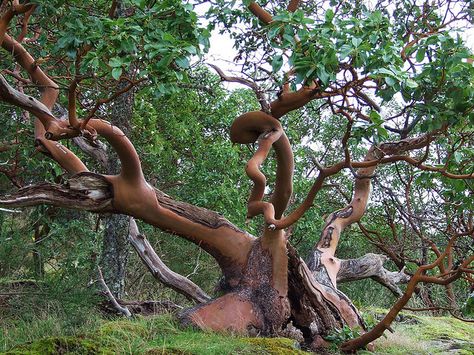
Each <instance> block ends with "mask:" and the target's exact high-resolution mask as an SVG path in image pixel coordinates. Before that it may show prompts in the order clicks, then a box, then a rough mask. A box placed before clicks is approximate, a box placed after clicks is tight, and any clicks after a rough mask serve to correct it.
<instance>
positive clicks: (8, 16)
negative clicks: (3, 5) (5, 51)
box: [0, 4, 35, 44]
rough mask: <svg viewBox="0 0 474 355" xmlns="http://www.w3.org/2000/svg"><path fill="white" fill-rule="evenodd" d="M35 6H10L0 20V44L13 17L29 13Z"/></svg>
mask: <svg viewBox="0 0 474 355" xmlns="http://www.w3.org/2000/svg"><path fill="white" fill-rule="evenodd" d="M34 6H35V5H33V4H21V5H19V4H16V5H13V6H11V7H10V8H9V9H8V10H7V11H5V13H4V14H3V16H2V17H1V18H0V44H2V42H3V40H4V38H5V35H6V32H7V29H8V25H9V24H10V21H11V20H12V19H13V17H14V16H15V15H18V14H22V13H25V12H27V11H30V10H31V9H32V8H34Z"/></svg>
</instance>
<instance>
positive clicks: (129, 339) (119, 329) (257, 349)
mask: <svg viewBox="0 0 474 355" xmlns="http://www.w3.org/2000/svg"><path fill="white" fill-rule="evenodd" d="M370 312H373V313H380V312H381V311H380V310H372V311H370ZM382 312H383V311H382ZM76 316H77V314H76V315H75V317H76ZM393 328H394V330H395V333H394V334H390V333H388V334H387V337H382V338H380V339H378V340H377V341H376V342H375V346H376V351H375V354H445V353H447V352H451V351H452V352H454V353H456V354H473V353H474V343H473V339H474V326H473V325H472V324H468V323H464V322H461V321H459V320H456V319H453V318H448V317H427V316H418V315H412V314H405V313H404V314H402V317H401V321H399V322H397V323H395V324H394V326H393ZM2 351H3V353H4V354H30V355H35V354H38V355H40V354H41V355H43V354H58V353H61V354H148V355H153V354H183V355H190V354H196V355H200V354H203V355H204V354H205V355H208V354H209V355H213V354H275V355H277V354H278V355H280V354H281V355H285V354H304V353H305V352H303V351H301V350H299V349H298V348H297V344H295V342H294V341H293V340H290V339H284V338H271V339H268V338H245V337H238V336H232V335H222V334H215V333H208V332H200V331H196V330H193V329H190V328H187V329H183V328H182V327H180V326H179V325H178V324H177V322H176V321H175V320H174V318H173V316H172V315H171V314H164V315H160V316H155V317H148V318H136V319H133V320H124V319H117V320H105V319H103V318H101V316H100V315H99V314H96V313H93V312H92V313H91V312H84V313H83V318H82V319H80V320H78V319H74V321H71V319H68V317H67V316H66V314H64V313H61V312H59V311H58V309H49V310H45V311H44V312H43V313H42V314H38V313H37V314H36V316H35V317H29V318H28V319H17V320H16V321H14V320H12V319H10V320H9V321H8V322H5V321H2V320H0V352H2ZM359 354H369V352H366V351H360V352H359Z"/></svg>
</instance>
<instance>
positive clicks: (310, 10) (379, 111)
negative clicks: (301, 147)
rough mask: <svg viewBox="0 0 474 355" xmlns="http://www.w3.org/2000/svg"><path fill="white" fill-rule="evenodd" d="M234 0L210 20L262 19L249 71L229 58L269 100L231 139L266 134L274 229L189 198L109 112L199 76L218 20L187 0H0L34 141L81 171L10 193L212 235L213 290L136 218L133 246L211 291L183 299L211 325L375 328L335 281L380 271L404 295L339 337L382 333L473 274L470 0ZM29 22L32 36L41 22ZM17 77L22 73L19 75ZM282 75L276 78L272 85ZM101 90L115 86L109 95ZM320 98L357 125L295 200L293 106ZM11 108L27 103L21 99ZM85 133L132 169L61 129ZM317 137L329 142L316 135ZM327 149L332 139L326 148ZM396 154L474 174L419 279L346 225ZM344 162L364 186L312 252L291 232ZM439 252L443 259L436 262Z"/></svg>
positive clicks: (14, 92)
mask: <svg viewBox="0 0 474 355" xmlns="http://www.w3.org/2000/svg"><path fill="white" fill-rule="evenodd" d="M234 3H235V2H227V1H215V2H210V5H211V6H210V8H209V9H208V12H207V15H208V18H209V19H210V21H211V26H212V24H217V23H220V24H224V26H225V29H226V30H228V31H232V30H233V26H234V24H235V23H237V22H240V23H244V24H245V23H248V24H249V26H248V27H245V30H248V32H247V33H245V34H244V35H241V34H239V31H235V32H233V33H234V35H233V36H234V38H235V39H236V40H237V42H236V43H237V46H238V49H239V58H237V60H241V61H242V63H243V66H242V72H241V75H239V76H230V75H227V74H226V73H225V72H224V71H223V70H221V69H220V68H218V67H216V66H214V69H215V70H216V71H217V73H218V74H219V76H220V77H221V79H222V80H224V81H233V82H238V83H241V84H243V85H246V86H248V87H250V88H251V89H252V90H253V91H254V92H255V95H256V97H257V99H258V101H259V103H260V105H261V110H259V111H252V112H247V113H243V114H242V115H241V116H239V117H237V118H236V119H235V120H234V122H233V124H232V125H231V127H229V129H230V139H231V141H232V142H233V143H238V144H253V143H255V145H256V149H255V150H254V152H253V154H252V157H251V159H250V160H249V161H248V163H247V166H246V168H245V171H246V173H247V175H248V177H249V179H250V180H251V182H252V190H251V192H250V197H249V199H248V205H247V217H248V218H253V217H256V216H258V215H263V219H264V226H263V230H262V232H261V235H259V236H257V237H255V236H252V235H250V234H249V233H247V232H246V231H244V230H241V229H240V228H238V227H236V226H235V225H234V224H232V223H231V222H230V221H228V220H227V219H225V218H224V217H223V216H221V215H220V214H219V213H218V212H214V211H211V210H208V209H205V208H202V207H198V206H194V205H191V204H188V203H186V202H181V201H176V200H174V199H173V198H171V197H170V196H168V195H166V194H165V193H163V192H162V191H160V190H158V189H156V188H155V187H153V186H151V185H150V184H149V183H148V182H147V180H146V178H145V174H144V172H143V171H142V166H141V162H140V157H139V154H138V153H137V150H136V149H135V147H134V146H133V144H132V142H131V141H130V140H129V139H128V137H127V136H126V135H125V134H124V133H123V132H122V131H121V130H120V129H118V128H117V127H115V126H113V125H112V124H111V123H110V122H107V121H104V120H102V119H100V117H101V115H102V114H103V111H104V110H105V109H104V107H107V104H111V105H113V102H114V100H115V99H116V98H117V97H119V96H120V95H123V94H125V93H127V92H129V91H130V90H135V89H143V87H147V86H148V87H150V86H157V87H158V90H159V91H161V92H166V91H168V92H172V91H173V90H175V89H176V87H177V86H180V85H182V86H186V84H187V82H186V79H187V78H186V77H185V76H186V72H185V71H184V70H186V69H188V67H189V66H190V64H189V59H188V57H189V56H190V55H194V54H199V53H200V51H201V47H200V46H203V47H206V46H207V45H208V37H209V32H208V31H207V30H202V29H199V28H198V26H197V18H196V14H195V13H194V12H193V11H192V9H193V7H192V5H190V4H182V3H181V2H178V1H165V2H162V3H160V4H155V3H154V2H151V3H150V4H148V3H147V2H142V1H131V2H129V3H128V2H126V4H127V5H129V7H126V8H127V9H128V10H127V11H129V12H130V13H129V14H126V15H127V16H124V17H119V18H114V17H113V16H111V14H112V15H113V13H114V11H115V7H116V5H117V2H115V1H113V2H112V8H110V5H109V4H105V3H102V2H97V3H95V4H91V5H90V7H87V6H85V7H79V6H74V5H70V4H66V3H63V2H62V1H54V2H51V1H50V2H38V3H35V4H20V3H19V2H18V1H3V2H2V5H1V9H2V12H1V13H2V15H1V20H0V42H1V45H2V47H3V49H4V50H5V51H4V52H3V53H4V55H5V56H7V55H8V56H9V58H8V59H3V58H2V62H5V63H8V62H9V61H10V63H11V64H12V66H13V68H11V69H5V70H3V75H2V76H0V98H1V100H2V101H4V102H6V103H8V104H10V105H12V106H13V107H16V108H19V109H21V110H22V112H25V114H24V115H23V116H24V117H21V119H28V117H29V115H32V116H33V119H34V129H35V130H34V134H35V142H36V144H37V149H38V150H39V151H40V152H42V153H45V154H46V155H48V156H50V157H51V158H52V159H53V160H54V161H56V162H57V163H58V164H59V165H60V166H61V167H62V168H63V169H64V170H66V171H67V172H68V173H69V175H70V178H69V179H68V180H67V181H66V182H65V183H63V184H53V183H41V184H36V185H31V186H27V187H23V188H21V189H19V190H18V191H16V192H14V193H11V194H9V195H4V196H2V197H1V198H0V205H2V206H10V207H12V206H13V207H22V206H34V205H38V204H50V205H54V206H58V207H65V208H75V209H83V210H88V211H91V212H95V213H115V214H124V215H128V216H131V217H133V218H135V219H139V220H142V221H143V222H145V223H148V224H151V225H153V226H155V227H158V228H160V229H162V230H164V231H168V232H171V233H172V234H174V235H178V236H181V237H183V238H185V239H187V240H189V241H190V242H193V243H195V244H197V245H198V246H199V247H200V248H202V249H203V250H204V251H206V252H207V253H209V254H210V255H211V256H212V257H213V258H214V259H215V260H216V262H217V263H218V265H219V267H220V268H221V270H222V274H223V277H224V282H222V284H221V288H222V291H223V295H222V296H220V297H217V298H215V299H212V300H209V296H207V295H206V294H204V293H203V292H202V291H201V290H200V289H199V288H198V287H197V286H196V285H194V284H192V283H189V280H186V279H185V278H179V275H174V274H173V273H172V272H171V271H170V270H167V271H166V272H163V270H165V266H164V265H161V264H160V260H159V258H158V257H157V255H156V254H153V253H152V249H151V247H150V245H149V244H148V243H147V242H146V239H144V238H143V236H141V235H140V234H139V232H138V230H137V227H136V224H135V223H134V222H133V221H132V223H131V226H132V228H131V230H130V238H131V240H132V244H133V246H134V247H135V248H136V250H137V251H138V253H139V254H140V255H141V256H142V259H143V260H144V261H145V262H146V264H147V266H148V267H149V269H150V270H151V271H152V272H153V273H154V274H156V275H157V277H158V278H160V279H161V280H162V281H164V282H165V283H168V284H170V285H171V286H172V287H173V288H175V289H177V290H179V291H180V292H182V293H184V294H186V295H188V296H189V297H190V298H192V299H195V300H197V301H198V302H200V303H199V304H198V305H197V306H195V307H193V308H190V309H188V310H186V311H185V312H183V313H182V314H181V319H182V320H183V322H185V323H188V324H192V325H195V326H198V327H200V328H202V329H208V330H216V331H231V332H238V333H258V334H263V335H274V334H281V333H284V330H285V328H286V326H287V325H288V324H290V322H291V323H292V324H293V326H294V327H296V329H298V330H299V332H300V333H301V334H302V337H303V338H304V341H305V343H306V344H307V345H308V346H309V347H310V348H312V349H317V348H318V347H320V346H324V343H325V341H324V340H323V337H324V336H327V335H328V334H330V333H331V332H332V331H333V330H334V329H339V328H342V327H343V326H349V327H351V328H359V329H361V330H362V332H363V333H364V332H365V331H367V329H366V327H365V325H364V322H363V320H362V318H361V316H360V315H359V313H358V311H357V309H356V308H355V307H354V305H353V304H352V303H351V301H350V300H349V298H348V297H347V296H345V295H344V294H343V293H342V292H341V291H339V290H338V289H337V283H338V282H340V281H344V279H357V278H362V277H374V278H376V279H378V280H379V281H380V282H382V283H383V284H385V285H386V286H387V287H389V288H390V289H391V290H392V291H394V293H396V294H397V295H401V297H400V298H399V300H398V301H397V302H396V304H395V306H394V307H393V308H392V310H391V311H390V312H389V313H388V314H387V316H386V317H385V318H384V319H383V321H382V322H381V323H379V324H378V325H377V326H376V327H375V328H374V329H372V330H370V331H368V332H367V333H365V334H363V335H362V336H361V337H359V338H357V339H354V340H351V341H348V342H346V343H344V344H343V346H342V348H343V349H344V350H347V351H352V350H355V349H357V348H360V347H364V346H367V345H368V344H369V343H370V342H371V341H373V340H374V339H376V338H377V337H379V336H381V335H382V334H383V331H384V330H386V329H389V328H390V323H391V322H392V321H393V319H394V318H395V316H396V314H397V313H398V312H399V311H400V310H401V309H402V308H403V307H404V306H405V305H406V303H407V302H408V300H409V299H410V297H411V296H412V294H413V292H414V291H415V287H416V285H417V283H420V282H425V283H435V284H441V285H448V284H450V283H452V282H453V281H455V280H456V279H459V278H465V279H467V280H469V281H470V282H471V281H472V278H471V276H470V275H471V274H472V261H473V256H472V254H470V255H469V254H467V255H461V256H460V260H458V262H456V263H454V262H453V251H454V250H456V248H455V246H456V245H457V244H456V243H458V242H459V240H460V239H462V238H471V239H472V237H473V231H474V226H473V223H472V218H473V216H472V202H471V203H470V202H469V199H471V200H472V193H473V189H472V183H471V181H472V179H473V178H474V173H473V169H474V166H473V164H472V162H473V159H472V157H473V144H472V143H473V134H474V132H473V131H472V122H473V118H474V113H473V108H474V106H473V100H472V99H473V97H474V85H473V80H474V79H473V78H474V69H473V68H472V66H471V65H470V63H469V59H470V58H471V54H470V52H469V51H468V50H467V49H466V48H465V47H464V46H463V44H462V41H461V39H460V37H458V38H454V37H453V36H450V34H449V31H453V30H454V29H455V28H456V26H461V25H465V24H466V23H469V21H472V8H471V4H470V3H469V2H464V1H457V2H443V1H440V2H439V3H438V4H428V3H420V4H418V3H417V2H416V1H413V2H412V1H400V3H399V5H400V6H399V7H394V8H392V6H389V5H388V4H386V3H385V2H384V1H380V2H377V3H376V4H374V5H373V9H371V10H370V9H369V8H368V7H367V6H366V5H364V4H363V3H360V2H351V1H343V2H340V3H338V2H336V3H332V2H331V3H329V4H326V3H324V2H321V4H318V5H320V6H318V7H315V4H314V3H313V2H304V1H294V0H292V1H289V2H288V4H284V3H283V2H281V1H275V2H271V3H269V4H267V5H266V6H265V7H263V6H260V5H259V4H257V3H256V2H254V1H246V2H244V3H245V4H244V5H245V6H239V7H236V6H235V4H234ZM323 9H324V11H323ZM100 11H102V12H100ZM45 15H46V16H48V15H49V16H54V19H55V21H54V22H53V23H52V24H51V23H45V22H44V21H38V22H36V23H35V24H30V19H31V18H34V17H38V18H42V16H45ZM61 17H64V18H61ZM74 18H75V20H73V19H74ZM81 19H87V20H88V21H90V22H83V21H82V20H81ZM391 19H393V20H391ZM17 20H18V22H15V21H17ZM68 21H69V22H68ZM15 23H17V24H16V25H15ZM55 26H57V27H55ZM94 26H95V27H98V28H99V30H97V28H96V29H95V30H93V29H92V28H93V27H94ZM78 31H83V32H84V35H82V36H81V35H78ZM29 32H31V33H32V37H27V34H28V33H29ZM104 34H106V35H105V36H104ZM54 41H56V43H54ZM256 48H259V50H256ZM48 50H49V51H50V52H48ZM33 54H36V55H40V56H41V58H36V59H35V58H34V56H33ZM46 66H47V68H48V69H47V71H45V70H44V69H43V67H46ZM5 76H6V77H10V78H11V80H15V81H16V82H17V88H14V87H13V86H12V84H11V83H10V82H9V81H8V80H7V79H6V78H5ZM117 81H119V83H120V85H117ZM57 82H60V83H61V85H59V84H58V83H57ZM262 83H263V84H262ZM30 87H33V88H37V89H38V90H39V92H40V99H39V100H37V99H36V98H35V97H34V96H35V95H34V94H29V92H28V90H30V89H29V88H30ZM276 87H278V88H279V92H278V93H277V95H276V97H275V98H273V99H272V100H269V99H268V96H269V94H270V93H271V92H272V90H273V89H274V88H276ZM62 88H65V89H66V91H67V116H66V117H64V118H60V117H58V116H57V115H55V114H54V113H53V112H54V110H53V108H54V106H55V104H56V103H57V101H58V97H59V96H60V95H59V92H60V89H62ZM98 88H100V90H98ZM108 88H113V89H108ZM25 90H26V92H25ZM97 91H99V93H100V94H101V93H103V92H106V93H107V96H106V97H100V94H99V95H97ZM314 102H319V103H320V106H319V110H320V112H321V115H322V116H324V115H329V116H331V117H332V118H336V119H337V120H339V122H343V123H342V124H341V127H344V129H343V130H342V134H340V135H339V137H338V138H337V139H338V140H337V141H336V140H334V142H333V144H331V145H330V146H329V147H325V148H326V152H327V151H328V150H333V151H334V152H335V153H334V154H333V155H332V158H331V159H327V160H324V164H322V163H321V161H320V160H323V159H318V158H315V159H314V160H313V163H314V167H315V168H316V170H317V173H316V174H312V175H311V176H312V177H313V179H314V182H313V185H312V187H311V189H310V190H309V192H307V193H306V194H305V197H304V198H303V199H301V201H298V202H299V204H298V203H295V207H293V206H292V207H291V208H288V205H289V203H290V199H291V196H292V194H293V174H294V165H295V158H294V156H293V151H292V147H291V144H290V143H291V142H290V140H289V138H288V136H287V134H286V129H287V127H286V124H287V123H286V122H285V117H286V115H287V114H290V113H291V112H293V111H295V110H298V109H304V108H305V107H306V106H308V105H310V104H312V103H314ZM12 116H13V117H15V119H20V118H19V117H20V116H18V114H17V113H12ZM341 120H342V121H341ZM78 137H82V138H81V140H80V143H79V142H78V145H79V146H81V144H82V146H81V148H82V149H84V150H85V151H86V152H88V153H90V154H95V155H96V157H97V156H98V155H97V154H99V153H97V151H96V150H97V147H98V145H99V143H98V141H97V138H99V137H101V138H104V139H105V140H106V141H107V142H108V143H109V145H110V146H111V147H112V148H113V149H114V151H115V152H116V153H117V155H118V157H119V160H120V162H121V168H120V172H119V173H118V174H117V175H102V174H96V173H93V172H90V171H89V170H88V168H87V167H86V165H85V164H84V162H83V161H82V160H81V159H80V158H79V157H78V155H77V154H75V153H74V152H72V151H71V150H70V149H68V148H67V147H65V146H64V145H62V144H61V143H59V141H61V140H68V139H74V140H77V139H78ZM310 138H311V139H312V140H313V142H311V143H314V144H316V145H317V137H310ZM308 144H310V143H308ZM7 145H8V144H7ZM7 145H6V148H5V149H6V150H8V147H7ZM320 148H321V150H324V149H323V148H324V147H323V148H322V147H317V148H315V149H320ZM94 149H96V150H94ZM272 151H274V153H275V155H274V156H273V155H271V153H272ZM336 152H337V153H336ZM268 159H274V160H275V161H276V173H275V183H274V184H273V186H272V187H271V192H272V193H271V197H270V198H269V199H268V200H266V198H265V194H266V192H267V188H268V186H267V176H266V175H265V174H264V173H263V172H262V170H261V166H262V165H263V163H264V162H265V161H266V160H268ZM102 161H103V159H102ZM296 161H297V162H298V160H296ZM399 163H404V164H407V165H409V166H411V167H413V169H414V170H416V171H420V172H422V173H423V174H426V173H430V174H431V175H430V176H433V179H435V178H436V179H437V180H436V182H435V184H438V186H439V188H440V189H442V188H445V186H448V188H445V190H449V184H450V183H451V181H455V182H459V181H460V182H462V186H461V188H459V187H458V188H457V189H456V190H455V191H458V190H459V191H458V194H457V195H456V194H454V196H449V195H448V194H445V195H444V196H445V197H446V198H452V199H455V200H456V199H457V200H456V201H457V202H459V203H461V204H462V205H463V206H464V207H465V210H463V211H461V212H459V213H460V217H459V221H460V222H459V223H455V224H449V223H448V227H447V228H446V230H445V231H444V233H445V234H446V237H447V242H446V243H444V244H443V245H437V244H436V243H434V242H433V241H432V240H428V239H426V238H425V239H426V240H425V241H426V244H427V245H428V247H429V249H430V250H431V251H432V253H433V255H434V259H432V260H428V259H427V260H426V261H425V262H424V263H423V262H422V263H420V266H419V268H418V269H417V270H416V271H415V272H414V273H413V275H412V277H411V278H410V277H409V275H407V274H404V273H403V272H400V273H398V272H396V273H390V272H388V271H387V270H385V269H384V268H383V267H382V266H381V265H382V264H383V261H382V262H381V258H380V257H378V256H377V255H375V254H367V255H366V256H365V257H363V258H359V259H351V260H341V259H338V258H337V257H336V249H337V246H338V243H339V240H340V237H341V235H342V232H343V231H344V230H345V229H346V228H347V227H348V226H350V225H351V224H354V223H358V222H359V221H360V219H361V218H362V216H363V215H364V213H365V210H366V207H367V204H368V201H369V195H370V190H371V185H372V184H371V181H372V180H373V179H374V177H375V176H376V169H378V168H379V167H381V166H385V165H390V164H392V165H393V164H399ZM312 168H313V167H312ZM344 172H349V173H350V174H351V175H350V176H351V177H352V179H353V181H354V186H353V194H352V197H351V198H349V199H348V203H347V204H346V206H345V207H343V208H340V209H338V210H336V211H334V212H331V213H330V214H329V215H328V216H327V217H326V219H325V224H324V226H323V228H322V230H321V233H320V238H319V240H318V241H317V242H316V243H315V245H314V248H313V251H312V252H311V254H310V256H309V258H308V260H307V262H304V261H303V260H302V259H301V258H300V257H299V256H298V254H297V252H296V250H295V249H294V248H293V247H292V246H291V244H290V241H291V232H290V229H291V227H292V226H293V225H295V223H297V222H298V221H299V220H300V219H301V217H302V216H303V215H304V214H305V212H307V211H308V209H310V208H311V207H312V206H313V205H314V204H315V203H317V196H318V193H320V192H321V189H322V188H324V187H326V186H325V183H326V182H327V181H328V180H329V179H331V178H332V177H335V176H336V175H337V174H342V173H344ZM10 173H11V172H10ZM10 175H12V174H10ZM13 175H14V174H13ZM12 181H14V180H13V179H12ZM15 181H16V180H15ZM456 184H458V185H459V183H456ZM448 192H449V191H448ZM298 193H299V194H301V192H298ZM407 200H408V199H407ZM408 213H409V215H412V213H410V212H408ZM361 228H363V227H361ZM362 230H363V229H362ZM367 233H368V234H370V232H369V231H367ZM442 249H443V250H442ZM435 268H438V269H439V274H429V275H428V274H427V273H428V272H429V270H432V269H435ZM403 282H405V283H406V282H408V286H407V289H406V291H405V292H403V291H401V290H400V289H399V288H398V286H397V284H398V283H403Z"/></svg>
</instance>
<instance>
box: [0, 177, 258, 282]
mask: <svg viewBox="0 0 474 355" xmlns="http://www.w3.org/2000/svg"><path fill="white" fill-rule="evenodd" d="M39 204H49V205H53V206H58V207H65V208H73V209H82V210H88V211H92V212H112V213H122V214H127V215H130V216H132V217H135V218H139V219H142V220H144V221H145V222H147V223H149V224H151V225H153V226H156V227H158V228H160V229H162V230H164V231H167V232H170V233H172V234H176V235H179V236H182V237H184V238H186V239H188V240H189V241H191V242H193V243H195V244H197V245H198V246H199V247H201V248H202V249H204V250H205V251H206V252H208V253H209V254H211V255H212V256H213V257H214V258H215V259H216V261H217V262H218V263H219V266H220V267H221V269H222V271H223V274H224V276H225V277H226V281H227V283H228V284H229V286H230V287H234V286H236V285H237V284H238V283H239V281H240V278H241V277H242V272H243V269H244V267H245V265H246V262H247V257H248V254H249V252H250V249H251V247H252V245H253V242H254V240H255V239H254V238H253V237H252V236H251V235H249V234H247V233H245V232H243V231H241V230H239V229H238V228H237V227H235V226H234V225H233V224H231V223H230V222H229V221H227V220H226V219H225V218H223V217H222V216H220V215H219V214H218V213H216V212H213V211H210V210H207V209H204V208H200V207H196V206H193V205H190V204H187V203H185V202H180V201H176V200H173V199H172V198H170V197H169V196H168V195H166V194H164V193H162V192H161V191H159V190H155V189H153V188H152V187H151V186H149V185H148V184H147V183H146V182H144V183H143V184H139V185H137V186H135V185H129V184H127V183H124V181H123V180H120V179H118V178H117V177H113V176H112V177H111V176H107V177H104V176H102V175H97V174H93V173H88V172H87V173H81V174H78V175H76V176H74V177H72V178H71V179H70V180H69V181H68V183H67V184H64V185H58V184H48V183H43V184H39V185H34V186H29V187H26V188H23V189H20V190H18V191H17V192H16V193H14V194H11V195H6V196H2V197H0V206H5V207H26V206H36V205H39Z"/></svg>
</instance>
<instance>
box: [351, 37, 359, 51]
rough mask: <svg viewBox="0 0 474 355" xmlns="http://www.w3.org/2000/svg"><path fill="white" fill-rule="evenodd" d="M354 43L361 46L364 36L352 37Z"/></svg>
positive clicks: (355, 45)
mask: <svg viewBox="0 0 474 355" xmlns="http://www.w3.org/2000/svg"><path fill="white" fill-rule="evenodd" d="M351 42H352V45H353V46H354V47H355V48H357V47H359V46H360V44H361V43H362V38H359V37H352V40H351Z"/></svg>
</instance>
